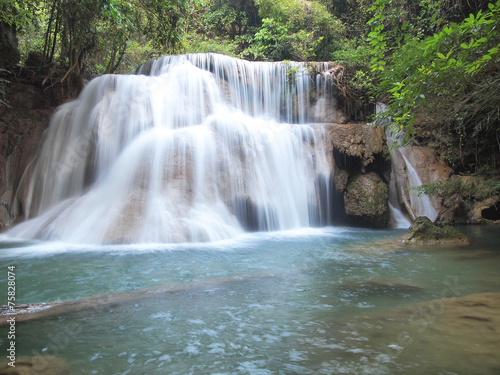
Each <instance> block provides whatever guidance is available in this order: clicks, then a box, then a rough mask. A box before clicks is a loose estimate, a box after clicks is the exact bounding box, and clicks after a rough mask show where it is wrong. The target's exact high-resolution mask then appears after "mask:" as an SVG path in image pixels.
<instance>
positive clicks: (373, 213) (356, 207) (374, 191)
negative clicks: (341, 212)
mask: <svg viewBox="0 0 500 375" xmlns="http://www.w3.org/2000/svg"><path fill="white" fill-rule="evenodd" d="M387 191H388V187H387V184H386V183H385V182H384V181H383V180H382V178H381V177H380V176H378V175H377V174H376V173H374V172H371V173H367V174H364V175H358V176H357V177H355V178H353V179H352V180H351V181H350V182H349V185H348V186H347V190H346V192H345V193H344V205H345V212H346V214H347V215H349V216H351V218H353V219H355V220H354V221H355V222H356V223H358V224H361V225H366V226H370V227H375V228H383V227H386V226H387V224H388V222H389V207H388V201H387V199H388V194H387Z"/></svg>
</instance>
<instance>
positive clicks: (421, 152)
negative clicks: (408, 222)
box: [391, 146, 453, 220]
mask: <svg viewBox="0 0 500 375" xmlns="http://www.w3.org/2000/svg"><path fill="white" fill-rule="evenodd" d="M391 157H392V159H393V170H394V175H393V176H394V180H395V185H396V191H397V195H398V200H399V203H400V204H401V206H402V207H405V209H406V211H407V212H408V214H409V215H410V217H411V218H412V219H413V220H414V219H415V218H417V217H418V216H421V215H422V214H423V213H422V212H418V210H416V211H414V207H412V206H411V203H410V202H411V201H412V197H411V196H410V195H411V194H412V195H413V194H415V195H416V193H415V192H411V191H409V190H408V188H411V187H412V185H414V183H413V184H412V183H411V182H410V181H411V179H410V174H411V172H410V171H409V167H408V166H407V165H406V162H405V160H404V158H406V160H407V161H408V162H409V163H410V164H411V166H412V167H413V168H414V170H415V173H416V174H417V175H418V177H419V178H420V180H421V182H422V184H429V183H432V182H437V181H443V182H446V181H448V179H449V178H450V176H451V174H452V173H453V169H451V168H450V167H448V166H447V165H446V163H445V162H444V161H442V160H439V159H438V156H437V152H436V150H433V149H431V148H429V147H420V146H406V147H399V148H396V147H394V148H392V149H391ZM413 198H414V197H413ZM429 198H430V201H431V204H432V206H433V207H434V209H435V210H436V212H442V201H441V200H440V199H435V198H434V197H429ZM449 216H450V213H447V212H445V213H444V214H443V215H442V217H443V218H445V219H446V218H448V217H449Z"/></svg>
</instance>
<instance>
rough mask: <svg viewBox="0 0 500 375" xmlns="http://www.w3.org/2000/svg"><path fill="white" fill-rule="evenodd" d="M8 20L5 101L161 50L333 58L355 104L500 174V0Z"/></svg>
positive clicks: (70, 3) (41, 5) (357, 0)
mask: <svg viewBox="0 0 500 375" xmlns="http://www.w3.org/2000/svg"><path fill="white" fill-rule="evenodd" d="M0 25H1V26H2V30H5V29H8V30H10V33H11V34H14V35H15V36H16V37H17V40H18V45H17V46H16V48H14V50H10V51H9V50H8V48H7V46H6V45H5V43H4V42H5V41H4V40H2V41H0V42H1V43H4V44H2V45H1V46H0V47H1V48H2V53H3V54H4V55H5V56H7V54H11V55H12V58H13V59H14V61H15V63H16V64H15V68H13V67H12V66H8V65H4V66H2V65H1V64H0V69H8V70H9V71H10V73H7V72H6V71H5V70H1V71H0V73H1V74H0V75H1V77H0V78H1V80H0V104H2V103H4V104H7V103H5V100H4V99H5V98H4V96H3V95H2V94H3V92H4V89H5V85H6V84H8V83H7V80H9V79H10V78H9V77H12V76H16V75H17V76H19V75H24V77H26V76H29V75H30V74H32V76H33V77H35V76H36V77H38V78H37V79H39V81H40V82H39V84H40V85H42V86H43V87H47V86H50V85H54V84H66V85H67V87H68V90H67V92H68V95H69V96H71V95H73V96H74V95H76V94H77V93H78V92H79V90H80V89H81V87H82V79H83V78H89V77H92V76H95V75H99V74H105V73H130V72H133V71H134V69H135V68H136V67H137V66H138V65H139V64H141V63H143V62H145V61H146V60H148V59H150V58H155V57H158V56H160V55H163V54H172V53H191V52H215V53H223V54H227V55H230V56H234V57H239V58H245V59H249V60H263V61H277V60H301V61H320V60H323V61H324V60H328V61H335V62H337V63H338V64H341V65H343V67H344V68H345V70H344V71H345V74H344V76H343V79H342V80H338V81H337V82H335V83H336V84H337V85H338V86H339V87H341V88H342V90H343V92H346V93H347V95H350V97H351V98H354V99H353V100H358V101H360V102H362V104H363V105H364V106H365V107H366V108H372V109H373V108H374V107H375V106H374V104H375V103H376V102H384V103H385V104H386V108H385V110H384V111H382V112H381V113H379V114H378V115H377V116H376V117H373V116H372V117H370V115H372V114H370V113H366V116H367V121H373V122H377V121H379V122H381V121H384V124H387V125H386V126H389V127H390V128H391V131H392V133H393V135H394V136H396V137H399V138H400V139H401V140H403V142H406V143H411V144H417V145H428V146H431V147H434V148H435V149H437V150H438V151H439V153H440V155H441V157H442V158H443V159H444V160H445V161H446V162H447V163H448V164H449V165H450V166H452V167H453V168H454V169H455V171H456V172H457V173H462V174H482V175H485V176H487V177H496V176H497V175H498V171H499V170H500V152H499V150H500V134H499V129H500V124H499V122H500V104H499V103H500V74H499V73H500V33H499V30H498V27H499V25H500V1H496V2H495V1H487V0H423V1H418V2H417V1H412V0H376V1H375V2H373V1H367V0H127V1H118V0H48V1H39V0H31V1H29V0H2V2H1V4H0ZM4 34H5V33H4ZM3 38H4V39H5V36H3ZM40 77H41V78H40ZM368 104H369V105H368ZM370 105H371V106H370Z"/></svg>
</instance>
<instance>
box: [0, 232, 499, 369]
mask: <svg viewBox="0 0 500 375" xmlns="http://www.w3.org/2000/svg"><path fill="white" fill-rule="evenodd" d="M465 230H466V231H467V233H468V234H469V236H471V238H472V240H473V245H471V246H469V247H465V248H445V249H435V248H427V249H426V248H420V249H417V248H411V247H404V246H401V245H396V246H394V245H391V244H390V242H388V240H391V239H394V238H395V237H397V236H398V235H400V234H402V233H403V232H404V230H401V229H392V230H364V229H353V228H343V227H336V228H333V227H329V228H322V229H303V230H300V231H288V232H270V233H254V234H246V235H243V236H242V237H239V238H237V239H234V240H229V241H222V242H215V243H210V244H208V243H206V244H171V245H165V244H163V245H162V244H147V245H140V246H138V245H107V246H101V245H95V246H91V245H85V246H83V245H80V246H78V245H68V244H63V243H50V242H23V243H20V242H12V241H11V240H8V239H6V238H2V242H1V247H2V248H1V249H0V263H1V264H2V268H4V269H5V268H6V266H7V265H10V264H15V265H16V280H17V289H16V290H17V298H18V302H19V303H24V302H49V301H71V300H75V299H78V298H84V297H88V296H92V295H106V294H112V293H117V292H127V291H134V290H141V289H146V288H153V287H159V286H170V287H172V286H175V290H174V291H173V292H170V293H169V292H166V293H164V294H159V295H158V294H156V295H154V296H151V297H148V295H147V294H146V293H145V294H144V295H143V296H142V297H138V298H137V300H135V301H127V302H125V303H121V304H120V303H114V304H113V305H112V306H107V307H105V308H92V306H90V309H87V310H84V311H81V312H76V313H72V314H69V315H64V314H63V315H60V316H59V317H53V318H47V319H43V320H39V321H32V322H28V323H18V325H17V331H16V335H17V337H16V342H17V344H16V345H17V346H16V348H17V349H16V350H17V356H18V357H20V356H25V355H27V356H33V355H42V356H50V355H56V356H57V357H59V358H62V359H63V360H65V361H66V362H67V363H68V364H69V365H70V366H71V367H72V369H73V371H74V373H75V374H105V375H114V374H182V375H184V374H253V375H257V374H339V373H348V374H361V373H363V374H422V373H436V374H437V373H443V374H444V373H446V374H466V373H481V374H495V373H496V371H497V369H498V364H499V361H500V359H499V356H498V353H499V351H498V347H499V346H498V345H500V342H499V341H498V333H495V331H488V329H487V327H485V328H484V329H486V331H484V329H483V330H481V328H482V327H483V326H481V325H484V324H486V325H488V324H493V323H492V322H490V323H488V322H485V321H479V320H478V321H474V320H471V319H465V320H464V319H463V318H460V317H450V316H449V315H447V314H448V313H451V312H452V311H451V310H449V309H447V308H445V309H441V308H436V309H435V310H431V313H427V314H424V313H421V312H420V311H421V307H418V306H417V307H412V308H406V309H405V310H398V308H401V307H405V306H407V305H408V304H409V303H413V302H423V303H427V304H428V302H426V301H430V300H435V299H436V298H441V297H462V296H466V295H469V294H474V293H485V292H496V293H500V277H499V275H498V269H499V267H500V252H499V250H498V249H500V246H499V245H500V242H499V238H498V236H497V235H496V233H495V230H494V228H487V227H474V228H465ZM9 241H10V242H9ZM6 275H7V273H6V272H3V273H2V274H1V275H0V285H6V282H7V279H6ZM6 292H7V290H6V288H2V289H1V290H0V298H1V300H2V301H3V300H5V299H6ZM437 306H439V305H437ZM391 309H396V310H391ZM474 311H475V310H472V311H470V312H467V313H461V314H460V315H461V316H474V314H476V312H474ZM495 311H496V310H495ZM420 314H423V315H420ZM415 316H416V318H415ZM480 316H481V315H480ZM412 317H413V320H412ZM440 317H442V319H443V320H445V321H446V322H448V323H450V322H451V323H454V322H456V324H458V325H459V326H460V327H461V328H460V330H459V331H460V332H464V331H465V332H469V331H467V327H468V325H470V324H472V323H477V324H480V326H478V328H474V330H475V331H477V332H478V333H480V334H481V336H480V337H479V338H478V337H475V336H473V337H466V338H462V337H459V338H457V337H456V332H454V331H453V329H450V330H449V331H446V332H444V333H439V329H440V327H441V325H440V324H438V323H439V318H440ZM424 318H425V319H427V320H424V322H428V323H429V326H428V327H427V329H424V330H423V332H420V329H421V327H422V326H421V325H420V324H421V321H422V320H423V319H424ZM485 319H486V318H485ZM491 319H494V318H491ZM434 320H436V321H434ZM415 322H417V323H418V325H415ZM493 322H494V321H493ZM451 323H450V324H451ZM412 329H414V330H415V329H416V331H412ZM402 332H410V334H411V338H412V340H413V341H412V342H411V345H409V344H408V341H404V340H403V339H402V338H401V333H402ZM488 332H490V333H488ZM6 337H7V328H6V327H2V328H0V343H1V346H2V348H3V347H4V346H5V344H6V341H7V339H6ZM457 342H460V346H457ZM478 362H479V363H478Z"/></svg>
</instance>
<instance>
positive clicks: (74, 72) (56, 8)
mask: <svg viewBox="0 0 500 375" xmlns="http://www.w3.org/2000/svg"><path fill="white" fill-rule="evenodd" d="M5 1H6V4H7V5H4V6H3V7H2V8H1V9H0V20H3V21H6V22H10V23H14V24H15V25H16V26H17V27H18V35H19V41H20V50H21V56H22V58H23V59H26V58H27V57H28V55H29V53H30V52H32V51H36V52H38V53H39V54H40V55H41V57H42V62H41V64H40V65H42V66H40V67H39V69H40V70H41V71H44V72H45V74H46V75H47V78H46V80H45V81H44V82H53V83H56V82H60V83H62V82H65V81H66V80H68V81H69V80H73V81H74V80H75V79H76V80H78V79H79V78H78V77H80V76H81V74H82V73H83V71H84V70H87V73H91V74H101V73H112V72H115V71H117V70H118V69H119V67H120V65H121V64H122V62H124V61H126V62H127V64H128V65H127V66H125V69H126V70H131V69H130V64H132V63H138V62H137V61H136V60H135V59H134V56H136V57H138V56H146V55H151V54H152V50H153V49H154V50H155V52H154V54H155V55H159V54H161V53H166V52H175V51H178V50H179V49H180V46H181V36H182V32H183V30H182V28H181V26H182V25H183V17H184V15H185V13H186V9H187V8H186V7H187V5H186V4H187V2H188V1H189V0H129V1H119V0H48V1H31V2H28V1H24V0H5ZM193 2H194V1H193ZM139 43H140V45H141V46H142V51H141V52H139V51H138V50H139V49H141V48H140V46H139ZM131 47H133V49H134V50H133V51H131V53H129V54H127V49H129V48H131ZM72 77H73V78H72Z"/></svg>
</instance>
